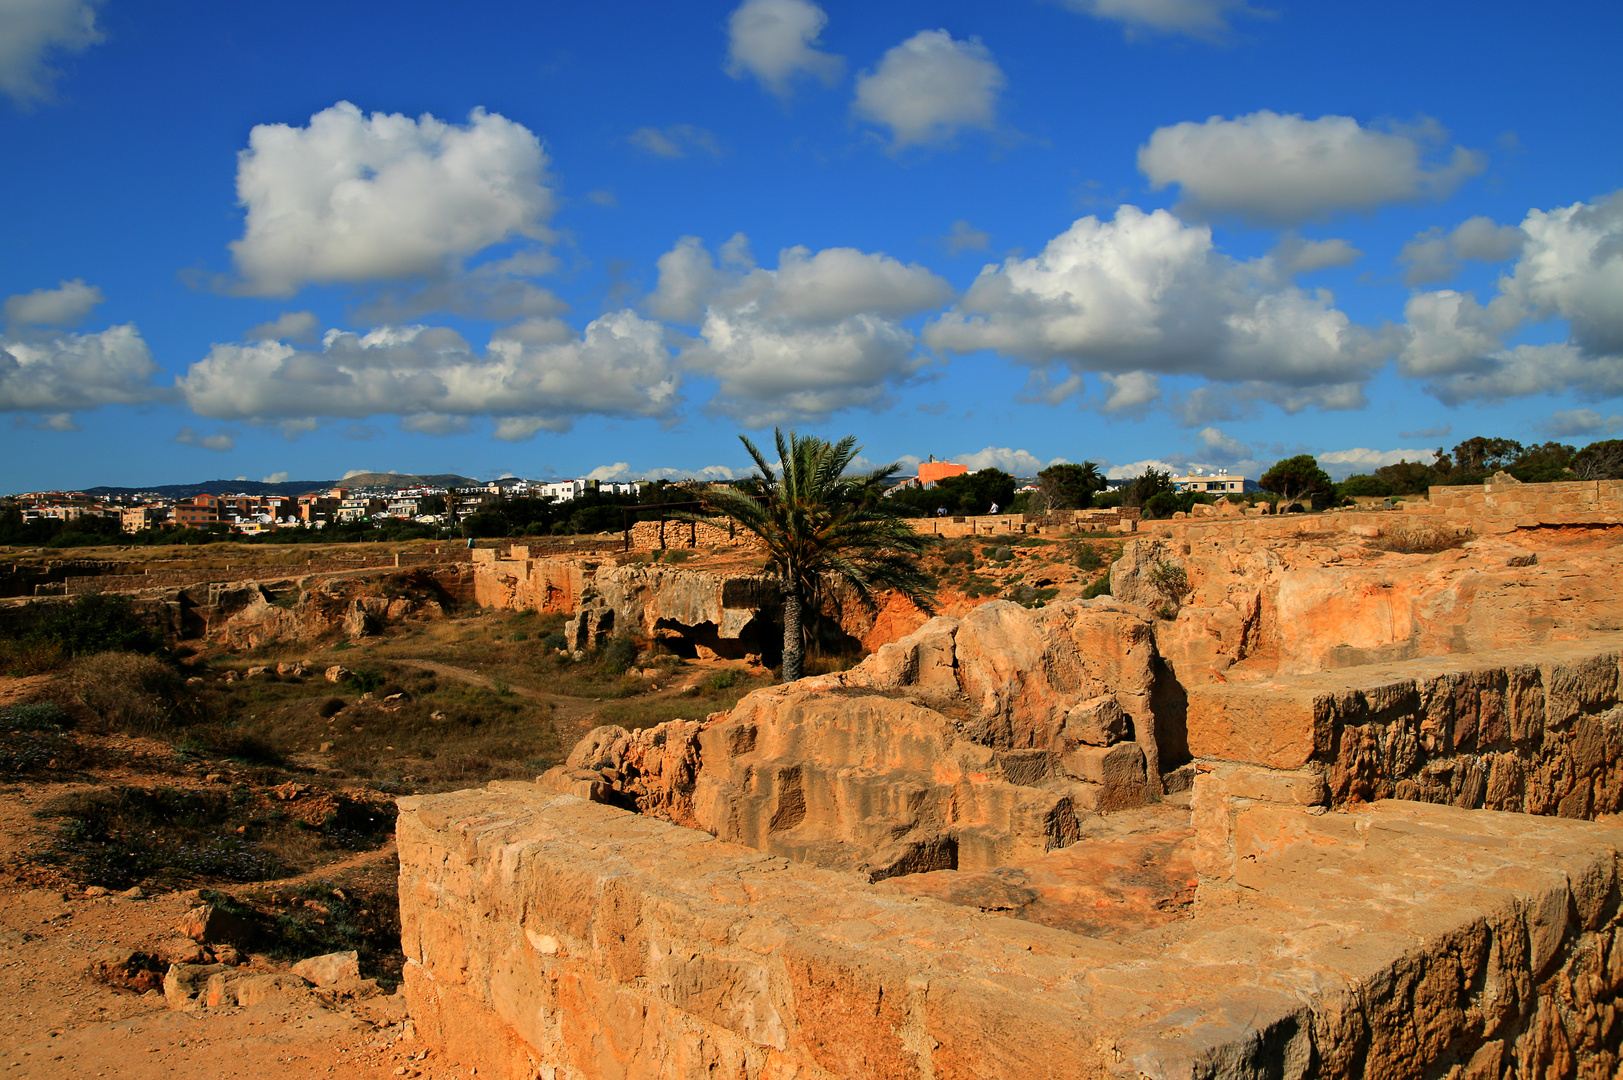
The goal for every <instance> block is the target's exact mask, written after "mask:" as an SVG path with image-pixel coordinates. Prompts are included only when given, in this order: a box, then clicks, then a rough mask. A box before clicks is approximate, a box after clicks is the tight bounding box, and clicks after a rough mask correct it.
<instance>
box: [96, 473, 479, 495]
mask: <svg viewBox="0 0 1623 1080" xmlns="http://www.w3.org/2000/svg"><path fill="white" fill-rule="evenodd" d="M478 482H479V481H477V480H472V479H469V478H468V477H466V476H458V475H457V474H456V473H436V474H435V475H433V476H413V475H412V474H410V473H356V474H355V475H354V476H351V477H349V478H347V479H344V480H285V481H283V482H282V483H279V484H267V483H264V482H263V481H260V480H205V481H203V482H202V483H200V484H159V485H157V486H155V487H93V488H85V489H84V493H85V494H86V495H107V496H120V495H125V496H127V495H137V494H140V495H146V494H155V495H159V496H161V497H163V498H165V499H189V498H191V497H192V496H193V495H288V496H293V495H309V494H311V493H312V492H319V491H327V490H329V489H331V488H335V487H345V488H361V487H391V488H399V487H466V486H468V485H469V484H477V483H478Z"/></svg>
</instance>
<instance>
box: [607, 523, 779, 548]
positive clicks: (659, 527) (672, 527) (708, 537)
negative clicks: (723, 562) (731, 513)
mask: <svg viewBox="0 0 1623 1080" xmlns="http://www.w3.org/2000/svg"><path fill="white" fill-rule="evenodd" d="M754 541H755V537H754V535H753V534H751V533H749V532H747V531H740V529H739V528H738V526H737V525H736V524H734V523H733V522H731V521H718V522H716V523H715V524H712V523H710V522H708V521H666V520H660V521H639V522H637V523H636V524H635V525H633V526H631V550H632V551H667V550H671V549H675V550H678V551H680V550H686V549H692V548H709V547H736V546H747V545H749V544H752V543H754Z"/></svg>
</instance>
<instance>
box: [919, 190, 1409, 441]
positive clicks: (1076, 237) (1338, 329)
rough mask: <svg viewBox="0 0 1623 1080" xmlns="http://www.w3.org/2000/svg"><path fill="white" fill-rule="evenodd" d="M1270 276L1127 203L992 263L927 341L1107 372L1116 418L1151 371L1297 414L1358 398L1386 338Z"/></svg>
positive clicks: (1141, 396)
mask: <svg viewBox="0 0 1623 1080" xmlns="http://www.w3.org/2000/svg"><path fill="white" fill-rule="evenodd" d="M1265 269H1266V268H1265V267H1258V266H1257V265H1255V264H1245V263H1240V262H1237V261H1236V260H1234V259H1232V258H1230V257H1228V256H1226V255H1223V254H1221V253H1219V252H1218V251H1217V250H1216V249H1215V248H1214V247H1213V246H1212V236H1211V230H1210V229H1208V228H1206V227H1205V226H1199V225H1188V224H1185V223H1184V222H1182V221H1180V220H1179V219H1178V218H1177V217H1175V216H1174V215H1172V214H1171V213H1168V212H1167V211H1165V210H1156V211H1154V212H1152V213H1148V214H1146V213H1144V212H1143V211H1142V210H1139V209H1138V208H1137V207H1135V206H1122V207H1120V208H1119V209H1118V210H1117V212H1116V217H1115V220H1114V221H1108V222H1107V221H1101V220H1099V219H1098V218H1096V217H1085V218H1082V219H1080V220H1078V221H1076V222H1075V223H1074V224H1072V225H1071V227H1070V228H1069V229H1067V230H1066V231H1065V232H1064V233H1062V234H1060V235H1059V236H1057V237H1055V238H1054V239H1053V240H1051V241H1049V243H1048V245H1047V246H1046V247H1045V248H1044V249H1043V251H1042V252H1041V253H1040V254H1038V255H1036V256H1034V257H1032V258H1029V259H1020V258H1010V259H1008V260H1006V261H1005V262H1004V263H1003V264H1002V265H1001V266H996V265H994V266H988V267H986V268H985V269H984V270H982V271H981V273H980V276H979V277H977V278H976V280H975V282H974V284H973V285H971V286H970V289H969V291H968V292H967V293H966V294H965V296H964V298H963V300H962V301H960V303H959V304H958V305H957V306H956V307H954V308H953V309H952V310H951V311H949V312H947V313H946V314H945V315H943V316H941V317H940V318H938V319H937V320H935V321H934V322H932V323H931V324H930V325H929V326H928V327H926V329H925V341H926V342H927V343H928V344H929V345H931V346H932V347H933V348H938V349H945V350H950V351H953V352H974V351H976V350H980V349H992V350H996V351H998V352H1001V353H1003V354H1005V355H1007V356H1010V357H1013V358H1015V359H1017V360H1020V361H1023V362H1025V363H1028V364H1031V365H1032V366H1033V367H1036V368H1039V369H1047V368H1053V367H1056V366H1057V367H1060V368H1062V369H1069V370H1070V371H1071V372H1073V373H1075V374H1082V373H1101V374H1108V375H1110V376H1111V379H1110V380H1109V381H1110V383H1111V385H1112V387H1113V392H1112V395H1111V400H1110V401H1109V402H1107V403H1106V408H1107V409H1112V410H1114V411H1128V410H1130V409H1133V408H1137V407H1141V406H1142V405H1143V404H1144V403H1145V402H1146V401H1148V400H1151V399H1153V391H1154V389H1155V384H1154V383H1152V382H1151V381H1150V378H1151V376H1155V375H1161V376H1165V375H1196V376H1204V377H1205V378H1206V379H1209V380H1214V381H1217V382H1220V383H1227V384H1232V385H1234V386H1236V387H1238V388H1239V389H1241V390H1243V392H1244V393H1245V394H1246V395H1247V396H1248V398H1250V399H1261V400H1269V401H1273V402H1274V403H1276V404H1278V405H1279V406H1280V407H1282V408H1285V409H1287V410H1295V409H1301V408H1306V407H1309V406H1313V405H1317V406H1319V407H1322V408H1348V407H1355V406H1357V405H1359V404H1361V403H1362V401H1363V396H1362V389H1361V387H1362V386H1363V384H1364V383H1365V382H1366V381H1367V380H1368V379H1369V377H1370V376H1371V374H1372V373H1373V372H1374V371H1375V369H1376V368H1377V367H1379V365H1380V364H1381V363H1382V362H1383V361H1384V359H1385V357H1386V356H1387V355H1388V354H1389V353H1390V351H1391V344H1390V343H1389V342H1388V341H1387V340H1386V336H1385V335H1381V334H1375V333H1372V332H1371V331H1369V330H1367V329H1365V328H1363V327H1360V326H1357V325H1355V324H1354V323H1353V322H1352V321H1351V320H1350V319H1348V317H1347V316H1346V315H1345V314H1344V313H1343V312H1341V311H1340V310H1338V309H1337V308H1336V307H1335V306H1334V303H1333V298H1332V296H1331V295H1330V293H1329V292H1327V291H1324V290H1317V291H1314V292H1307V291H1304V290H1302V289H1299V288H1296V287H1294V286H1287V287H1283V288H1273V287H1271V282H1270V281H1269V280H1268V278H1269V274H1268V273H1264V272H1262V271H1263V270H1265ZM1128 375H1131V376H1132V378H1124V377H1125V376H1128Z"/></svg>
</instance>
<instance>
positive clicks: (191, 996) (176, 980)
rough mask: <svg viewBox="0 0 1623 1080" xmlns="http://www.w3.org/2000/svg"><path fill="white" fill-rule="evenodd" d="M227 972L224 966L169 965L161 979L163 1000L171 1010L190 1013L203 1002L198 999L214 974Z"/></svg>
mask: <svg viewBox="0 0 1623 1080" xmlns="http://www.w3.org/2000/svg"><path fill="white" fill-rule="evenodd" d="M226 970H228V969H227V968H226V966H225V965H224V964H170V965H169V970H168V972H167V973H165V975H164V977H163V998H164V1001H166V1002H168V1003H169V1007H170V1008H171V1009H181V1010H186V1011H191V1010H193V1009H197V1008H200V1007H201V1006H202V1005H203V1004H204V1002H202V1001H199V1000H198V997H199V995H200V994H202V992H203V989H204V988H205V987H206V986H207V985H208V981H209V979H210V978H211V977H212V976H214V975H215V974H217V973H219V972H222V971H226Z"/></svg>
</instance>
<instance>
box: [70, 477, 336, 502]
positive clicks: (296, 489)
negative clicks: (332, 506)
mask: <svg viewBox="0 0 1623 1080" xmlns="http://www.w3.org/2000/svg"><path fill="white" fill-rule="evenodd" d="M335 483H337V481H334V480H288V481H285V482H283V483H280V484H266V483H262V482H261V481H258V480H205V481H203V482H202V483H201V484H158V485H156V486H153V487H93V488H85V489H84V493H85V494H86V495H110V496H117V495H148V494H157V495H160V496H162V497H163V498H165V499H189V498H191V497H192V496H193V495H308V494H310V493H311V492H313V491H326V490H327V489H328V488H330V487H332V486H333V485H334V484H335Z"/></svg>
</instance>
